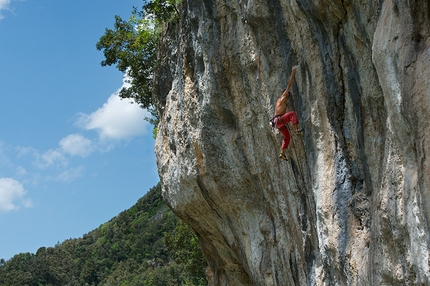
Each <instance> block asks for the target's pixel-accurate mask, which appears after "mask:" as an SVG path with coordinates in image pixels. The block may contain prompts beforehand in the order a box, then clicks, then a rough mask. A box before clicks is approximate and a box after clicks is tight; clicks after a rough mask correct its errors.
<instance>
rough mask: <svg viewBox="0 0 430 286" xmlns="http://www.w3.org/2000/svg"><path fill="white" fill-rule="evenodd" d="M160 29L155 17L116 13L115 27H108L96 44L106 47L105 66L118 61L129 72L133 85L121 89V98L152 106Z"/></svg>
mask: <svg viewBox="0 0 430 286" xmlns="http://www.w3.org/2000/svg"><path fill="white" fill-rule="evenodd" d="M159 33H160V29H159V28H157V26H156V25H154V21H152V20H148V19H138V18H137V17H136V15H133V16H132V17H130V19H129V20H128V21H125V20H123V19H121V17H119V16H115V25H114V29H106V31H105V34H104V35H103V36H102V37H101V38H100V40H99V42H98V43H97V44H96V48H97V50H103V54H104V56H105V60H103V61H102V62H101V65H102V66H111V65H116V67H117V68H118V70H120V71H122V72H126V73H127V77H126V82H128V83H129V84H130V85H129V86H128V87H123V88H122V89H121V91H120V92H119V96H120V97H122V98H131V99H133V100H134V101H135V102H136V103H137V104H139V105H140V106H141V107H142V108H148V107H151V106H152V79H153V73H154V69H155V67H156V60H157V54H156V52H157V50H156V47H157V42H158V37H159Z"/></svg>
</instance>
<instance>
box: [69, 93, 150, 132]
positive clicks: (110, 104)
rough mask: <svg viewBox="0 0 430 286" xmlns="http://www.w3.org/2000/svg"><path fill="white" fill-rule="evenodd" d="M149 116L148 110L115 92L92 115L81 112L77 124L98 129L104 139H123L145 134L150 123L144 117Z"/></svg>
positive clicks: (89, 128)
mask: <svg viewBox="0 0 430 286" xmlns="http://www.w3.org/2000/svg"><path fill="white" fill-rule="evenodd" d="M149 116H150V114H149V112H148V111H146V110H143V109H142V108H140V107H139V106H138V105H137V104H131V103H130V102H129V101H128V100H121V98H120V97H119V96H118V94H116V93H115V94H112V95H111V96H110V97H109V99H108V100H107V102H106V103H105V104H103V106H102V107H100V108H99V109H98V110H96V111H94V112H93V113H91V114H90V115H88V114H85V113H81V114H79V119H78V122H77V124H78V125H80V126H81V127H83V128H84V129H86V130H96V131H97V132H98V133H99V136H100V139H102V140H104V139H114V140H121V139H130V138H132V137H136V136H140V135H142V134H144V133H145V132H146V128H147V126H148V125H149V123H148V122H146V121H145V120H144V118H145V117H149Z"/></svg>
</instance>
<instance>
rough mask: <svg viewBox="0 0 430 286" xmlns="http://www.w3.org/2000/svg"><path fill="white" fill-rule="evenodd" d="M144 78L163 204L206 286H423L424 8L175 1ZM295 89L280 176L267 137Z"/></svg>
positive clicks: (275, 146)
mask: <svg viewBox="0 0 430 286" xmlns="http://www.w3.org/2000/svg"><path fill="white" fill-rule="evenodd" d="M178 11H180V17H179V19H178V21H176V22H172V23H169V25H166V27H165V30H164V31H163V33H162V38H163V39H162V42H161V43H160V44H159V45H158V48H159V50H158V59H159V65H158V67H157V69H158V71H157V73H156V76H155V87H156V88H155V90H156V103H157V108H158V114H159V125H158V134H157V139H156V144H155V150H156V158H157V166H158V171H159V174H160V179H161V182H162V188H163V196H164V198H165V199H166V200H167V203H168V204H169V205H170V206H171V207H172V209H173V210H174V212H175V214H177V215H178V216H179V217H180V218H181V219H183V220H184V221H185V222H187V223H188V224H190V225H191V226H192V228H193V229H194V230H195V231H196V232H197V233H198V235H199V238H200V241H201V245H202V247H203V252H204V254H205V257H206V259H207V261H208V264H209V266H210V271H208V272H210V273H211V274H212V276H211V277H212V278H211V281H210V282H211V283H213V285H229V286H234V285H240V286H244V285H279V286H285V285H300V286H303V285H359V286H360V285H430V176H429V174H430V124H429V116H430V68H429V64H430V16H429V15H430V3H429V1H417V0H413V1H411V0H342V1H341V0H338V1H332V0H294V1H290V0H258V1H252V0H250V1H241V0H230V1H225V0H213V1H208V0H202V1H191V0H182V1H181V2H180V4H179V5H178ZM295 65H298V68H297V70H296V73H295V78H294V79H293V85H292V89H291V92H292V95H291V96H290V99H289V111H290V110H294V111H295V112H296V113H297V116H298V119H299V125H300V126H301V127H303V128H304V131H303V133H302V135H296V134H294V133H293V132H291V131H292V125H291V124H288V128H290V132H291V133H292V134H291V137H292V139H291V143H290V146H289V147H288V149H287V153H286V154H287V157H288V161H284V160H280V159H279V158H278V157H279V154H280V149H281V148H280V147H281V141H282V138H283V136H282V134H281V133H280V132H279V131H278V130H277V129H276V128H272V127H270V125H269V119H270V118H272V117H273V116H274V109H275V104H276V101H277V99H278V98H279V97H280V95H281V94H282V92H283V90H284V89H285V88H286V86H287V82H288V81H289V78H290V74H291V72H292V67H293V66H295Z"/></svg>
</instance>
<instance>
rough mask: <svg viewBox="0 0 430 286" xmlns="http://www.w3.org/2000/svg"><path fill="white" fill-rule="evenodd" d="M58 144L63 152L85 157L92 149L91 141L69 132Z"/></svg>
mask: <svg viewBox="0 0 430 286" xmlns="http://www.w3.org/2000/svg"><path fill="white" fill-rule="evenodd" d="M59 144H60V147H61V150H62V151H63V152H65V153H67V154H69V155H72V156H81V157H86V156H88V155H89V154H91V153H92V152H93V151H94V147H93V142H92V141H91V140H90V139H87V138H85V137H84V136H82V135H79V134H70V135H68V136H66V137H64V138H63V139H61V140H60V143H59Z"/></svg>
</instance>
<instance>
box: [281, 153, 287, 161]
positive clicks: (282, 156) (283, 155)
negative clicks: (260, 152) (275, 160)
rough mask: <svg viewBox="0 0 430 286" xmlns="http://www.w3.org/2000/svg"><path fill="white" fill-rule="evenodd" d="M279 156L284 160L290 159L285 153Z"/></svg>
mask: <svg viewBox="0 0 430 286" xmlns="http://www.w3.org/2000/svg"><path fill="white" fill-rule="evenodd" d="M279 158H281V159H282V160H285V161H288V159H287V156H285V154H282V153H281V154H279Z"/></svg>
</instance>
